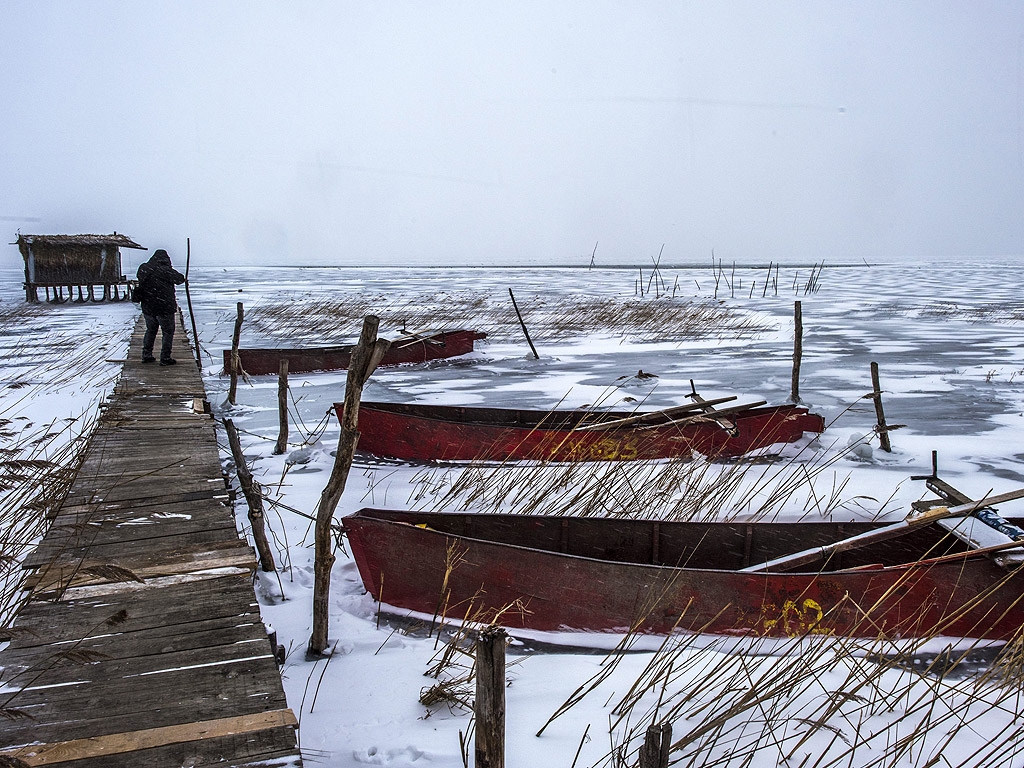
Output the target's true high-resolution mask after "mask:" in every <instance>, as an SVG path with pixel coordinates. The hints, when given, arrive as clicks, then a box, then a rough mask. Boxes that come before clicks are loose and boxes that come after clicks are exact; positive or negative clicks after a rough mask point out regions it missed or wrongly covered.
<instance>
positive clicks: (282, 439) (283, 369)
mask: <svg viewBox="0 0 1024 768" xmlns="http://www.w3.org/2000/svg"><path fill="white" fill-rule="evenodd" d="M277 420H278V422H279V424H280V427H279V428H278V431H277V443H275V444H274V455H275V456H280V455H281V454H282V453H284V452H285V451H287V450H288V358H287V357H286V358H284V359H282V360H281V363H280V365H279V366H278V369H277Z"/></svg>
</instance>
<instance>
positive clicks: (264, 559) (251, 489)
mask: <svg viewBox="0 0 1024 768" xmlns="http://www.w3.org/2000/svg"><path fill="white" fill-rule="evenodd" d="M224 431H225V432H227V433H228V445H230V446H231V455H232V456H233V457H234V459H235V474H236V475H238V484H239V485H240V486H241V487H242V493H243V494H245V502H246V504H248V505H249V523H250V525H252V538H253V541H254V542H255V543H256V551H257V552H258V553H259V556H260V568H262V569H263V570H264V571H266V572H267V573H270V572H272V571H273V570H274V554H273V552H271V551H270V543H269V542H268V541H267V530H266V526H265V524H264V518H263V495H262V494H261V493H260V491H259V489H258V488H257V487H256V485H255V483H254V482H253V479H252V474H250V472H249V467H247V466H246V465H245V454H244V453H242V443H241V441H240V440H239V439H238V430H237V429H236V428H235V423H234V422H233V421H231V419H224Z"/></svg>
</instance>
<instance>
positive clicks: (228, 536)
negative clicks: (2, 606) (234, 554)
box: [25, 528, 238, 568]
mask: <svg viewBox="0 0 1024 768" xmlns="http://www.w3.org/2000/svg"><path fill="white" fill-rule="evenodd" d="M234 542H238V538H237V536H235V534H233V533H232V531H231V529H230V528H213V529H210V530H204V531H193V532H190V533H189V534H188V536H159V537H152V538H149V539H139V540H134V541H124V542H113V543H110V544H95V545H93V546H92V547H89V548H88V552H87V551H86V549H85V548H71V547H68V548H67V549H64V550H62V551H60V552H54V551H52V550H39V549H37V550H36V551H35V552H32V553H30V554H29V555H28V556H27V557H26V558H25V567H26V568H41V567H43V566H45V565H48V564H49V563H52V562H54V561H55V560H57V559H58V558H60V559H61V560H65V561H66V560H68V559H75V558H78V559H81V558H83V557H85V556H87V555H88V556H90V557H95V558H97V559H101V560H108V561H111V560H114V559H118V558H120V559H128V558H131V557H134V556H136V555H138V554H140V553H145V552H147V551H149V552H152V553H154V554H156V553H160V554H162V555H163V556H164V557H165V558H166V559H167V561H168V562H169V561H171V560H173V559H175V558H179V559H180V556H181V555H182V554H183V553H187V552H191V551H195V549H197V548H201V547H206V546H218V545H224V544H225V543H234Z"/></svg>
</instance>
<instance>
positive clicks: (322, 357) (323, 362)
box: [224, 329, 487, 376]
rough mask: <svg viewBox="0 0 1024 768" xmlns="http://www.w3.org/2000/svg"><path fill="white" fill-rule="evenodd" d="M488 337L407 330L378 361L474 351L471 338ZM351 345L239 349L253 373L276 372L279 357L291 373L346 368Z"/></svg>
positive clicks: (413, 360)
mask: <svg viewBox="0 0 1024 768" xmlns="http://www.w3.org/2000/svg"><path fill="white" fill-rule="evenodd" d="M485 338H487V334H486V333H479V332H477V331H468V330H465V329H459V330H455V331H433V332H430V333H424V334H407V335H404V336H400V337H398V338H397V339H395V340H394V341H392V342H391V348H390V349H388V351H387V353H386V354H385V355H384V357H383V359H382V360H381V361H380V365H401V364H402V363H422V362H425V361H427V360H439V359H441V358H445V357H458V356H459V355H465V354H468V353H470V352H472V351H473V342H475V341H476V340H478V339H485ZM354 349H355V346H354V345H350V346H339V347H294V348H262V349H261V348H249V349H239V350H238V357H239V360H240V361H241V363H242V370H244V371H245V372H246V373H248V374H251V375H253V376H259V375H262V374H267V373H277V372H278V371H279V370H280V366H281V360H284V359H287V360H288V371H289V372H290V373H309V372H311V371H340V370H344V369H346V368H348V363H349V360H350V359H351V357H352V351H353V350H354ZM224 370H225V371H230V370H231V350H230V349H225V350H224Z"/></svg>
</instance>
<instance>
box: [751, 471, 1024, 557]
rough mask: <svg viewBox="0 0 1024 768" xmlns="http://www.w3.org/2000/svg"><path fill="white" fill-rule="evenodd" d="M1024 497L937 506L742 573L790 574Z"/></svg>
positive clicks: (1020, 493)
mask: <svg viewBox="0 0 1024 768" xmlns="http://www.w3.org/2000/svg"><path fill="white" fill-rule="evenodd" d="M1021 498H1024V489H1020V490H1016V491H1010V492H1008V493H1001V494H999V495H997V496H989V497H988V498H985V499H980V500H978V501H972V502H970V503H969V504H958V505H956V506H954V507H934V508H932V509H929V510H926V511H924V512H921V513H919V514H916V515H912V516H909V517H907V518H906V519H905V520H900V521H899V522H898V523H893V524H892V525H885V526H882V527H881V528H876V529H875V530H873V531H867V532H865V533H860V534H857V535H856V536H851V537H850V538H848V539H842V540H840V541H836V542H834V543H832V544H826V545H825V546H823V547H811V548H810V549H804V550H801V551H800V552H794V553H793V554H792V555H785V556H783V557H777V558H775V559H774V560H769V561H767V562H765V563H759V564H758V565H751V566H749V567H748V568H741V569H740V571H739V572H740V573H767V572H772V573H778V572H780V571H789V570H792V569H793V568H796V567H797V566H801V565H808V564H810V563H816V562H818V561H819V560H825V559H826V558H828V557H829V556H831V555H833V554H837V553H839V552H849V551H850V550H852V549H859V548H860V547H864V546H867V545H868V544H874V543H876V542H879V541H886V540H888V539H892V538H895V537H896V536H902V535H903V534H905V533H909V532H910V531H913V530H916V529H917V528H921V527H923V526H926V525H931V524H932V523H936V522H938V521H939V520H945V519H946V518H949V517H958V516H960V515H970V514H972V513H974V512H977V511H978V510H979V509H984V508H985V507H989V506H995V505H996V504H1002V503H1003V502H1005V501H1014V500H1016V499H1021Z"/></svg>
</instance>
